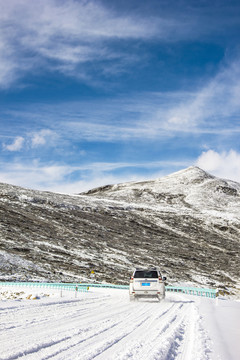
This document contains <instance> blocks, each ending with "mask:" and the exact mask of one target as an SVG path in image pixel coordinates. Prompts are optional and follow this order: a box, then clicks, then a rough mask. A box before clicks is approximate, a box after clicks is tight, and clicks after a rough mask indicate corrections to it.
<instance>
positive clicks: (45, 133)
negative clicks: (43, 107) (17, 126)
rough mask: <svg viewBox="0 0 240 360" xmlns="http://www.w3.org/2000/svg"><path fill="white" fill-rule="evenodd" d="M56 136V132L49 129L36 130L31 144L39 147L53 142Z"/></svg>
mask: <svg viewBox="0 0 240 360" xmlns="http://www.w3.org/2000/svg"><path fill="white" fill-rule="evenodd" d="M55 138H56V133H55V132H53V131H51V130H48V129H43V130H40V131H38V132H35V133H33V134H32V136H31V145H32V147H38V146H41V145H45V144H46V143H48V144H49V142H52V141H53V139H55Z"/></svg>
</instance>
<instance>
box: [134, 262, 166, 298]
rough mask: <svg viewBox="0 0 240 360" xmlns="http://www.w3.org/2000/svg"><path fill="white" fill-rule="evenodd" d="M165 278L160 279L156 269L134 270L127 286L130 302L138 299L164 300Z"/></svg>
mask: <svg viewBox="0 0 240 360" xmlns="http://www.w3.org/2000/svg"><path fill="white" fill-rule="evenodd" d="M165 280H166V277H162V275H161V273H160V270H159V269H158V268H151V269H139V268H137V269H135V270H134V272H133V274H132V276H131V279H130V286H129V296H130V300H135V299H137V298H140V297H157V299H158V300H159V301H160V300H161V299H164V298H165V283H164V281H165Z"/></svg>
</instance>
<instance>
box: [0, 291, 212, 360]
mask: <svg viewBox="0 0 240 360" xmlns="http://www.w3.org/2000/svg"><path fill="white" fill-rule="evenodd" d="M114 294H117V296H112V297H109V296H106V295H105V294H104V293H103V296H102V297H101V296H98V297H97V298H95V299H94V297H93V298H92V299H91V298H87V297H86V298H84V299H79V300H71V301H67V302H64V301H62V302H61V303H57V302H54V304H52V303H51V302H50V303H49V304H48V305H47V303H44V304H41V303H39V305H38V304H37V303H34V304H31V306H26V307H25V311H24V307H22V306H21V304H19V305H20V310H21V311H20V312H19V313H18V312H16V311H15V317H16V323H17V327H16V328H12V329H9V330H7V331H6V332H4V333H3V334H4V336H5V340H4V338H3V337H1V339H0V348H1V355H0V358H1V360H15V359H21V358H24V359H25V360H32V359H34V360H36V358H37V359H41V360H47V359H54V360H63V359H64V360H66V359H71V360H75V359H78V360H91V359H99V360H103V359H104V360H107V359H111V360H113V359H114V360H115V359H116V360H125V359H134V360H146V359H148V360H153V359H158V360H167V359H176V360H190V359H196V358H198V359H200V358H201V357H200V355H201V354H203V355H204V354H205V357H203V359H204V360H205V359H208V353H207V346H205V345H204V342H206V335H205V334H204V332H203V331H201V328H200V326H199V325H198V323H199V314H198V311H197V309H196V307H195V306H194V304H193V302H192V301H188V300H187V299H186V297H184V296H182V297H181V296H179V295H178V297H177V299H178V301H176V297H174V296H172V297H171V296H168V297H167V300H166V301H163V302H161V303H158V302H149V301H145V302H143V301H139V302H136V303H132V302H131V303H130V302H129V298H128V294H127V293H126V292H125V291H122V292H118V293H117V292H116V293H114ZM89 295H90V294H89ZM91 296H94V294H91ZM171 298H172V300H171ZM168 299H169V300H168ZM174 299H175V300H174ZM92 300H93V301H92ZM95 300H96V301H95ZM186 300H187V301H186ZM42 305H44V306H42ZM5 320H6V319H5ZM21 321H22V322H21ZM6 324H7V323H6ZM11 324H13V323H12V322H11ZM193 324H195V325H193ZM196 324H197V325H196ZM198 337H199V338H200V339H198ZM197 339H198V341H197ZM204 346H205V347H204ZM205 350H206V351H205ZM192 354H195V358H194V357H193V356H192ZM196 354H197V356H196ZM1 356H2V357H1ZM191 356H192V357H191Z"/></svg>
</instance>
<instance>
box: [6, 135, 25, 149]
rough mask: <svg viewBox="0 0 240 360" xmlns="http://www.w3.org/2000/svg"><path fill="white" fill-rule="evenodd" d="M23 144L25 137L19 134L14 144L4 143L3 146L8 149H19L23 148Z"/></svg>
mask: <svg viewBox="0 0 240 360" xmlns="http://www.w3.org/2000/svg"><path fill="white" fill-rule="evenodd" d="M23 144H24V138H23V137H22V136H17V137H16V138H15V140H14V141H13V143H12V144H9V145H6V144H3V148H4V149H5V150H8V151H19V150H21V149H22V148H23Z"/></svg>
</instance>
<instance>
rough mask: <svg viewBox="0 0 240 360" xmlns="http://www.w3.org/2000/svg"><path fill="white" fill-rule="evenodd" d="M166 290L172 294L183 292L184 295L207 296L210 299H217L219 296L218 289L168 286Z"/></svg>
mask: <svg viewBox="0 0 240 360" xmlns="http://www.w3.org/2000/svg"><path fill="white" fill-rule="evenodd" d="M165 289H166V291H170V292H181V293H184V294H189V295H197V296H205V297H209V298H216V297H217V294H218V290H217V289H205V288H195V287H188V286H166V287H165Z"/></svg>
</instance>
